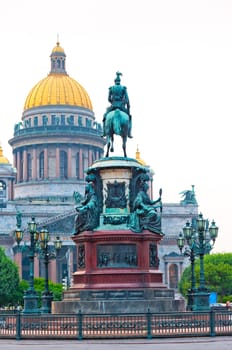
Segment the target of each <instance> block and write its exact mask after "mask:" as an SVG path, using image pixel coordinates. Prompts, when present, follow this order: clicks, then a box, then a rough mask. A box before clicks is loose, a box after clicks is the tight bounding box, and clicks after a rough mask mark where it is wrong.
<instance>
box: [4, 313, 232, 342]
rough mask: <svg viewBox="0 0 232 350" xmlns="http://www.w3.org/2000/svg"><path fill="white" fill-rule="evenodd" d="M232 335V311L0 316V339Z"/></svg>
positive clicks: (21, 314) (18, 314)
mask: <svg viewBox="0 0 232 350" xmlns="http://www.w3.org/2000/svg"><path fill="white" fill-rule="evenodd" d="M219 335H232V311H214V310H212V311H210V312H183V313H163V314H161V313H151V312H147V313H144V314H140V313H138V314H134V313H133V314H129V313H128V314H83V313H81V312H79V313H78V314H70V315H66V314H65V315H64V314H62V315H56V314H47V315H24V314H23V313H20V312H18V313H15V314H4V313H1V315H0V338H15V339H17V340H20V339H32V338H33V339H38V338H40V339H42V338H43V339H77V340H82V339H94V338H95V339H97V338H98V339H99V338H104V339H107V338H148V339H151V338H156V337H193V336H198V337H203V336H204V337H205V336H219Z"/></svg>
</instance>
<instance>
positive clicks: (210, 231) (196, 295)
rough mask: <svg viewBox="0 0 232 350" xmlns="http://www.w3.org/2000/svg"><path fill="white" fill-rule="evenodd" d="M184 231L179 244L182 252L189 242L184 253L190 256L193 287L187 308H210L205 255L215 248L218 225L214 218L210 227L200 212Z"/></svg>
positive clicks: (178, 240)
mask: <svg viewBox="0 0 232 350" xmlns="http://www.w3.org/2000/svg"><path fill="white" fill-rule="evenodd" d="M183 233H184V234H182V233H180V234H179V237H178V239H177V244H178V247H179V249H180V251H181V252H182V250H183V248H184V245H185V242H186V243H187V247H186V248H185V251H184V255H185V256H188V257H189V258H190V261H191V289H190V290H188V305H187V309H188V310H193V311H196V310H197V311H204V310H209V290H208V288H207V287H206V285H205V272H204V255H205V254H208V253H209V252H210V251H211V249H212V248H213V246H214V243H215V240H216V238H217V235H218V227H217V226H216V224H215V221H214V220H213V221H212V223H211V226H210V227H208V220H205V219H204V218H203V215H202V214H201V213H200V214H199V216H198V218H197V220H196V224H195V225H194V222H193V223H192V225H191V224H190V223H189V222H187V223H186V225H185V226H184V227H183ZM196 257H199V260H200V283H199V287H198V288H196V279H195V273H194V264H195V258H196Z"/></svg>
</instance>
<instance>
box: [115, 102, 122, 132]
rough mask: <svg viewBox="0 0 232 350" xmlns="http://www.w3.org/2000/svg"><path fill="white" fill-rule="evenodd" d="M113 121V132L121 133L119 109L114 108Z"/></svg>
mask: <svg viewBox="0 0 232 350" xmlns="http://www.w3.org/2000/svg"><path fill="white" fill-rule="evenodd" d="M113 123H114V132H115V134H117V135H121V133H122V121H121V111H120V109H118V108H117V109H116V110H115V113H114V119H113Z"/></svg>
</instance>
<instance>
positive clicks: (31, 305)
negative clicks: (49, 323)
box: [15, 217, 39, 314]
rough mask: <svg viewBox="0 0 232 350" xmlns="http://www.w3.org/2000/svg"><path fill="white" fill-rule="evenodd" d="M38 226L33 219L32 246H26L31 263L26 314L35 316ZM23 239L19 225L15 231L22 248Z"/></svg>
mask: <svg viewBox="0 0 232 350" xmlns="http://www.w3.org/2000/svg"><path fill="white" fill-rule="evenodd" d="M36 227H37V224H36V222H35V218H34V217H32V218H31V221H30V222H29V223H28V230H29V233H30V245H29V246H25V248H26V249H28V250H29V254H28V256H29V261H30V271H29V288H28V290H27V291H26V292H25V293H24V297H23V299H24V309H23V313H24V314H35V313H39V309H38V295H37V293H36V291H35V289H34V258H35V251H36V243H37V241H38V237H39V236H38V233H37V231H36ZM22 239H23V232H22V230H21V227H20V226H19V225H17V226H16V230H15V240H16V242H17V244H18V246H20V242H21V241H22Z"/></svg>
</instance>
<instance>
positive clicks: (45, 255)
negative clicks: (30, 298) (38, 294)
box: [39, 227, 62, 313]
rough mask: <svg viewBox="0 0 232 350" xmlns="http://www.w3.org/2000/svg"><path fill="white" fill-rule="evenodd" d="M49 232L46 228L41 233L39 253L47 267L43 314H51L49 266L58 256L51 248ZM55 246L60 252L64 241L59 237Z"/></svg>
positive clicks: (51, 295)
mask: <svg viewBox="0 0 232 350" xmlns="http://www.w3.org/2000/svg"><path fill="white" fill-rule="evenodd" d="M49 240H50V237H49V232H48V230H46V228H45V227H43V229H42V230H41V231H40V241H39V243H40V252H39V258H40V259H42V260H43V261H44V267H45V286H44V291H43V292H42V298H41V299H42V307H41V312H42V313H51V304H52V300H53V293H52V292H51V291H50V290H49V282H48V264H49V261H50V260H52V259H55V258H56V254H55V252H54V249H52V248H51V247H50V246H49V244H48V243H49ZM54 246H55V249H56V251H58V250H60V249H61V247H62V241H61V240H60V239H59V237H57V238H56V240H55V241H54Z"/></svg>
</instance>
